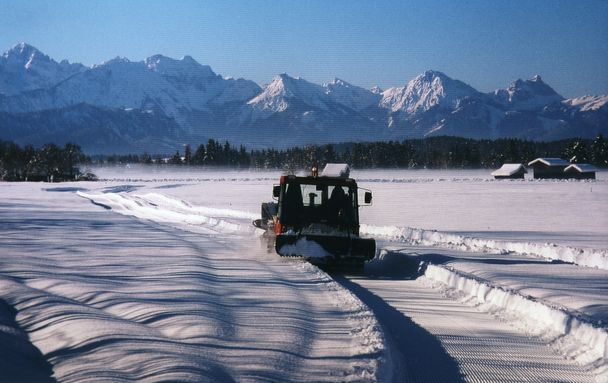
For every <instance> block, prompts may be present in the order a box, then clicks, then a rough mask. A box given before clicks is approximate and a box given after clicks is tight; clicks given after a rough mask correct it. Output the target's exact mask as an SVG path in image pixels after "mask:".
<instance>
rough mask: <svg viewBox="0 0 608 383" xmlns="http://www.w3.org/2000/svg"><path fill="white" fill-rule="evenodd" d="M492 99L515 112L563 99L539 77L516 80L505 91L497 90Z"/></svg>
mask: <svg viewBox="0 0 608 383" xmlns="http://www.w3.org/2000/svg"><path fill="white" fill-rule="evenodd" d="M493 97H494V99H495V100H496V101H498V102H499V103H500V104H502V105H504V106H507V107H509V108H511V109H515V110H530V109H537V108H541V107H543V106H546V105H549V104H552V103H554V102H560V101H562V100H563V99H564V98H563V97H562V96H561V95H559V94H558V93H557V92H556V91H555V90H553V88H551V87H550V86H549V85H547V84H546V83H545V82H544V81H543V80H542V78H541V77H540V76H539V75H536V76H534V77H532V78H531V79H529V80H522V79H518V80H516V81H514V82H512V83H511V85H510V86H509V87H508V88H507V89H497V90H495V91H494V93H493Z"/></svg>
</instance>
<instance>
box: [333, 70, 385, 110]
mask: <svg viewBox="0 0 608 383" xmlns="http://www.w3.org/2000/svg"><path fill="white" fill-rule="evenodd" d="M323 87H324V88H325V93H326V94H327V95H328V96H329V98H330V99H331V100H332V101H333V102H336V103H338V104H341V105H344V106H346V107H348V108H350V109H353V110H357V111H361V110H364V109H366V108H369V107H371V106H375V105H378V102H379V101H380V99H381V98H382V97H381V96H380V95H379V94H377V93H373V92H372V91H370V90H367V89H364V88H361V87H359V86H356V85H352V84H350V83H348V82H346V81H344V80H341V79H339V78H337V77H336V78H334V79H333V80H332V81H331V82H329V83H327V84H323Z"/></svg>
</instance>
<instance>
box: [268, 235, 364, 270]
mask: <svg viewBox="0 0 608 383" xmlns="http://www.w3.org/2000/svg"><path fill="white" fill-rule="evenodd" d="M275 250H276V252H277V253H278V254H279V255H281V256H283V257H302V258H304V259H306V260H307V261H309V262H310V263H313V264H317V265H330V264H331V265H334V264H338V265H341V264H349V265H358V266H363V264H364V263H365V261H368V260H370V259H372V258H374V256H375V255H376V241H375V240H373V239H369V238H358V237H335V236H327V235H310V234H303V235H285V234H283V235H277V237H276V240H275Z"/></svg>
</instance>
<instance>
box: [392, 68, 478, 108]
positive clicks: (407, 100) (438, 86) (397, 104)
mask: <svg viewBox="0 0 608 383" xmlns="http://www.w3.org/2000/svg"><path fill="white" fill-rule="evenodd" d="M478 95H479V92H478V91H477V90H475V89H474V88H473V87H471V86H470V85H467V84H465V83H464V82H462V81H459V80H454V79H452V78H450V77H449V76H447V75H446V74H444V73H443V72H439V71H436V70H427V71H425V72H424V73H422V74H420V75H418V76H416V77H415V78H414V79H412V80H411V81H409V82H408V83H407V85H406V86H404V87H395V88H389V89H387V90H385V91H384V92H382V101H381V102H380V105H381V106H382V107H384V108H388V109H390V110H391V111H392V112H407V113H409V114H416V113H421V112H424V111H427V110H429V109H431V108H433V107H436V106H440V107H454V106H456V105H457V104H458V102H459V101H460V100H462V99H463V98H466V97H473V96H478Z"/></svg>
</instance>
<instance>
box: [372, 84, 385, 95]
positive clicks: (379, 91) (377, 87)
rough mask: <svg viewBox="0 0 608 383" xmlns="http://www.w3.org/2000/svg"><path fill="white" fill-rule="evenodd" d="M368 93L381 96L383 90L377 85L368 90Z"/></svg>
mask: <svg viewBox="0 0 608 383" xmlns="http://www.w3.org/2000/svg"><path fill="white" fill-rule="evenodd" d="M370 92H372V93H374V94H381V93H382V92H384V90H383V89H382V88H380V87H379V86H378V85H375V86H373V87H372V88H371V89H370Z"/></svg>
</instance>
